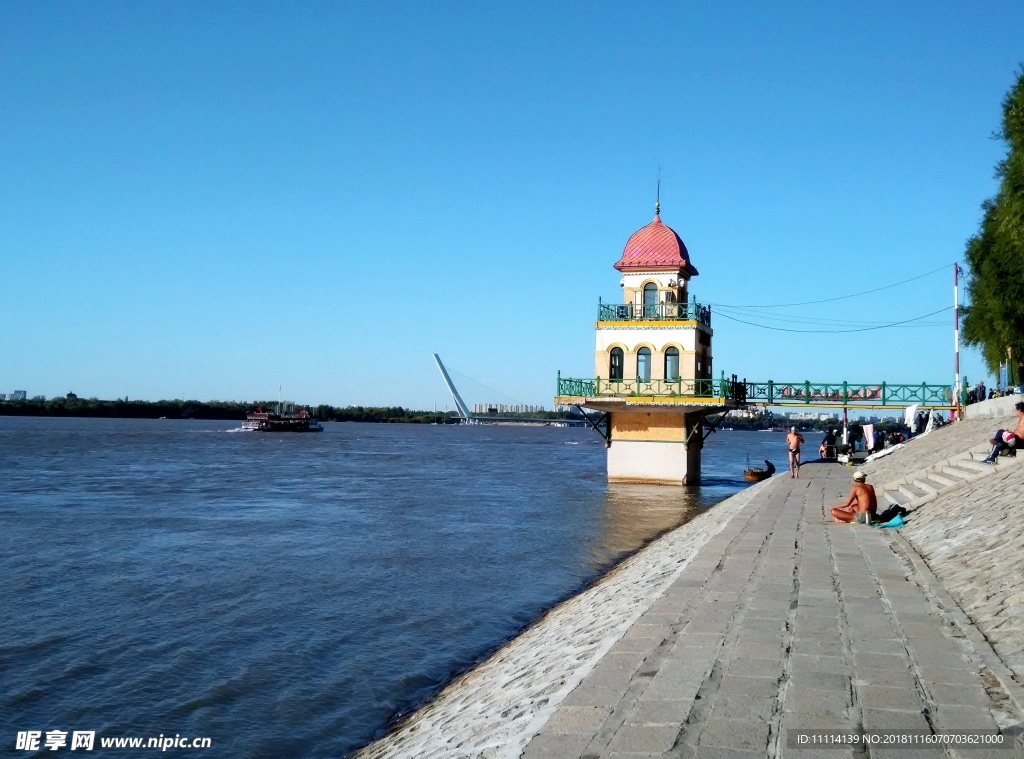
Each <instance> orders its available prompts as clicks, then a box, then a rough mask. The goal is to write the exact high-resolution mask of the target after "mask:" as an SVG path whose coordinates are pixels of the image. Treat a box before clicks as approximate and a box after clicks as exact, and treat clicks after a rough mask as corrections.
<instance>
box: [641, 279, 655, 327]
mask: <svg viewBox="0 0 1024 759" xmlns="http://www.w3.org/2000/svg"><path fill="white" fill-rule="evenodd" d="M657 315H658V286H657V285H656V284H654V283H653V282H648V283H647V284H646V285H644V318H647V319H653V318H654V317H656V316H657Z"/></svg>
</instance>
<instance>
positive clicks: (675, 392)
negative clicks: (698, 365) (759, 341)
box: [558, 376, 745, 402]
mask: <svg viewBox="0 0 1024 759" xmlns="http://www.w3.org/2000/svg"><path fill="white" fill-rule="evenodd" d="M744 387H745V386H744V384H743V383H742V382H739V381H737V380H736V378H735V377H734V378H733V379H726V378H724V377H723V378H721V379H677V380H665V379H652V380H639V379H625V380H609V379H602V378H600V377H598V378H596V379H571V378H568V377H561V376H559V378H558V395H561V396H570V397H579V398H615V397H627V396H641V397H651V398H653V397H661V398H664V397H670V398H671V397H681V398H729V399H730V400H735V401H740V402H741V401H742V400H743V398H744V396H743V391H744Z"/></svg>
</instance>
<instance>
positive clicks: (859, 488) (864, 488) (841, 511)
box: [830, 472, 878, 524]
mask: <svg viewBox="0 0 1024 759" xmlns="http://www.w3.org/2000/svg"><path fill="white" fill-rule="evenodd" d="M867 478H868V476H867V475H866V474H864V472H854V473H853V488H852V489H851V490H850V497H849V498H848V499H847V500H846V503H844V504H842V505H840V506H833V507H832V511H831V512H830V513H831V514H832V519H834V520H835V521H837V522H858V523H859V524H871V522H872V520H874V519H875V516H876V515H877V514H878V500H877V499H876V498H875V489H874V488H873V487H871V486H870V485H868V484H867V482H865V480H867Z"/></svg>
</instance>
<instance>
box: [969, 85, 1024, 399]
mask: <svg viewBox="0 0 1024 759" xmlns="http://www.w3.org/2000/svg"><path fill="white" fill-rule="evenodd" d="M998 137H999V138H1000V139H1001V140H1003V142H1005V143H1006V146H1007V153H1006V158H1004V159H1003V160H1002V161H1000V162H999V164H998V165H997V166H996V177H997V178H998V179H999V180H1000V181H999V191H998V192H997V193H996V196H995V197H994V198H991V199H989V200H987V201H985V203H984V204H983V205H982V210H983V211H984V214H983V216H982V221H981V228H980V229H979V230H978V233H977V234H976V235H975V236H974V237H972V238H971V239H970V240H968V241H967V252H966V258H967V265H968V267H969V269H970V279H969V282H968V285H967V292H968V294H969V296H970V305H969V306H968V307H967V308H966V309H964V310H965V312H966V313H965V315H964V322H963V337H964V342H965V343H967V344H968V345H975V346H978V347H980V348H981V352H982V355H983V356H984V358H985V363H986V364H987V365H988V367H989V369H991V370H992V371H993V372H995V371H996V370H997V369H998V367H999V363H1000V362H1001V361H1005V360H1007V359H1009V360H1010V367H1011V372H1013V373H1018V372H1017V366H1018V365H1019V364H1020V363H1021V362H1024V66H1022V67H1021V70H1020V71H1019V72H1018V74H1017V81H1016V83H1015V84H1014V85H1013V87H1011V88H1010V90H1009V92H1007V93H1006V97H1005V98H1004V99H1003V124H1002V129H1001V130H1000V131H999V133H998ZM1021 380H1022V378H1021V377H1020V376H1017V377H1016V381H1018V382H1019V381H1021Z"/></svg>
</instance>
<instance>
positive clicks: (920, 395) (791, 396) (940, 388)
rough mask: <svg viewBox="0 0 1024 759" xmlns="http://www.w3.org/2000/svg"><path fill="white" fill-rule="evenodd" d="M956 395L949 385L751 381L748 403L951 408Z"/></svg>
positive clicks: (748, 389) (748, 386) (748, 387)
mask: <svg viewBox="0 0 1024 759" xmlns="http://www.w3.org/2000/svg"><path fill="white" fill-rule="evenodd" d="M952 399H953V393H952V389H951V388H950V386H949V385H929V384H927V383H924V382H922V383H921V384H920V385H890V384H888V383H886V382H881V383H878V384H866V385H855V384H851V383H849V382H809V381H804V382H773V381H770V380H769V381H768V382H748V383H747V400H748V401H749V402H751V403H764V404H765V405H768V406H770V405H772V404H773V403H774V402H785V403H793V402H799V403H805V404H807V405H808V406H813V405H822V404H826V405H830V406H837V405H838V406H849V405H856V404H858V403H872V404H879V405H882V406H888V405H890V404H891V405H893V406H909V405H911V404H914V403H920V404H923V405H940V406H941V405H949V404H951V403H952Z"/></svg>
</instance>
